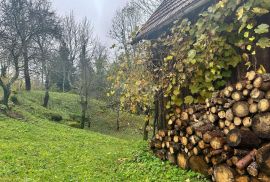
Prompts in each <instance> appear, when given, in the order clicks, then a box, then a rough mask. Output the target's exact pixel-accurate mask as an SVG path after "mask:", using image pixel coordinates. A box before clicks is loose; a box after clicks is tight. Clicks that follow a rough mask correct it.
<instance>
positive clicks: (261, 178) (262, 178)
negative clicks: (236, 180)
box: [258, 172, 270, 182]
mask: <svg viewBox="0 0 270 182" xmlns="http://www.w3.org/2000/svg"><path fill="white" fill-rule="evenodd" d="M258 179H259V181H260V182H269V181H270V176H268V175H266V174H264V173H262V172H261V173H259V175H258Z"/></svg>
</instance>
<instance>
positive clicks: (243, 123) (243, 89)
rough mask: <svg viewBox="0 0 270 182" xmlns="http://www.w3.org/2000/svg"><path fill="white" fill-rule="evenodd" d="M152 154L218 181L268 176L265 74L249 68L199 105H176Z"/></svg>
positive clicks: (269, 108) (268, 181) (269, 181)
mask: <svg viewBox="0 0 270 182" xmlns="http://www.w3.org/2000/svg"><path fill="white" fill-rule="evenodd" d="M167 119H168V127H167V130H161V131H158V133H157V134H156V136H155V137H154V138H153V139H152V141H151V142H150V145H151V149H152V150H153V151H154V153H155V155H156V156H157V157H159V158H160V159H162V160H169V161H170V162H171V163H173V164H177V165H178V166H179V167H180V168H182V169H191V170H193V171H196V172H200V173H202V174H205V175H209V176H212V180H213V181H217V182H227V181H228V182H231V181H236V182H242V181H243V182H245V181H247V182H248V181H262V182H270V75H269V74H264V75H258V74H256V73H255V72H253V71H252V72H248V73H247V75H246V78H245V80H243V81H241V82H239V83H237V84H235V85H232V86H228V87H226V88H225V89H224V90H222V91H220V92H219V93H217V94H215V96H213V97H212V99H209V100H207V101H206V103H205V104H203V105H194V106H191V107H189V108H187V109H184V110H181V109H179V108H176V109H175V112H174V113H171V114H170V115H168V116H167Z"/></svg>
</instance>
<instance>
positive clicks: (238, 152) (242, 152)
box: [233, 149, 250, 157]
mask: <svg viewBox="0 0 270 182" xmlns="http://www.w3.org/2000/svg"><path fill="white" fill-rule="evenodd" d="M249 152H250V151H248V150H240V149H234V151H233V153H234V155H235V156H240V157H244V156H246V155H247V154H249Z"/></svg>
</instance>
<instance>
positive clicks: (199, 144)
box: [198, 140, 209, 149]
mask: <svg viewBox="0 0 270 182" xmlns="http://www.w3.org/2000/svg"><path fill="white" fill-rule="evenodd" d="M198 147H199V148H200V149H205V148H207V147H209V144H206V143H205V142H204V141H203V140H201V141H199V143H198Z"/></svg>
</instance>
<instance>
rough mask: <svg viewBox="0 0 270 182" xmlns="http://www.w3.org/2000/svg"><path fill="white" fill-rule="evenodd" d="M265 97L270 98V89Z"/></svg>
mask: <svg viewBox="0 0 270 182" xmlns="http://www.w3.org/2000/svg"><path fill="white" fill-rule="evenodd" d="M265 98H266V99H270V90H269V91H268V92H266V94H265Z"/></svg>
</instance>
